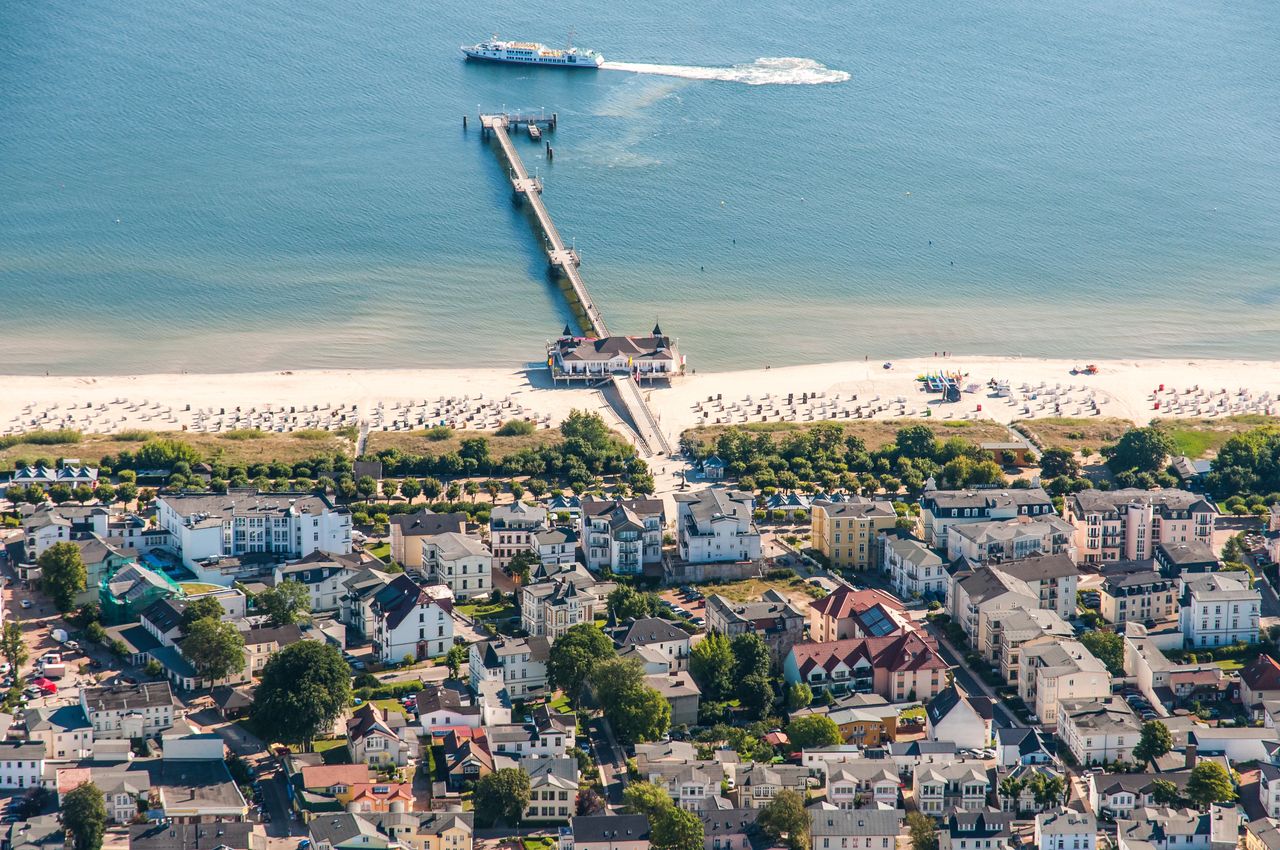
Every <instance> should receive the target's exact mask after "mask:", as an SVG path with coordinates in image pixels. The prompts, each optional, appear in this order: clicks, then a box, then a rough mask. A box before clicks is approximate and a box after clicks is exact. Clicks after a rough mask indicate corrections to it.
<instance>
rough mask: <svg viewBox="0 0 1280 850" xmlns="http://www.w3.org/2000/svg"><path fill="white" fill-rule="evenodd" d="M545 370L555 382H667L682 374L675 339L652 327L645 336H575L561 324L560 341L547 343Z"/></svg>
mask: <svg viewBox="0 0 1280 850" xmlns="http://www.w3.org/2000/svg"><path fill="white" fill-rule="evenodd" d="M547 368H548V369H549V370H550V371H551V379H552V381H553V382H555V383H559V382H560V381H565V382H566V383H572V382H574V381H588V382H590V381H601V380H608V379H610V378H611V377H612V376H614V375H630V376H632V377H634V378H635V380H636V381H648V382H652V381H670V380H671V378H672V377H674V376H675V375H678V374H682V373H683V372H684V357H682V356H681V354H680V352H679V350H678V347H677V340H676V339H675V338H673V337H669V336H667V335H666V334H664V333H663V332H662V328H661V327H660V326H658V325H654V326H653V333H651V334H650V335H649V336H606V337H599V338H597V337H590V336H588V337H582V336H575V335H574V334H572V333H571V332H570V330H569V326H568V325H565V329H564V332H563V333H562V334H561V336H560V338H559V339H557V340H553V341H552V342H549V343H548V344H547Z"/></svg>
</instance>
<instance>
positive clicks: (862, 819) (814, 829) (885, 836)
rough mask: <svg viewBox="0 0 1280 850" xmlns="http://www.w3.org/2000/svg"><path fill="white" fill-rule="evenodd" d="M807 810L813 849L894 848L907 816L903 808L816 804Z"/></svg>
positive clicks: (879, 849)
mask: <svg viewBox="0 0 1280 850" xmlns="http://www.w3.org/2000/svg"><path fill="white" fill-rule="evenodd" d="M807 811H808V813H809V845H810V847H812V848H813V850H855V848H863V850H893V848H894V847H895V846H897V840H898V833H900V832H901V831H902V822H903V820H904V818H905V813H904V812H903V811H902V810H901V809H879V810H872V809H866V810H862V809H859V810H857V811H844V810H840V809H826V808H821V807H816V806H815V807H813V808H810V809H808V810H807Z"/></svg>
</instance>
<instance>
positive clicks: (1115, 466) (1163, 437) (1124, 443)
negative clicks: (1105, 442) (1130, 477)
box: [1103, 426, 1178, 472]
mask: <svg viewBox="0 0 1280 850" xmlns="http://www.w3.org/2000/svg"><path fill="white" fill-rule="evenodd" d="M1177 450H1178V447H1177V445H1176V444H1175V443H1174V442H1173V437H1171V436H1170V435H1169V432H1168V431H1166V430H1164V429H1163V428H1159V427H1156V426H1150V427H1147V428H1130V429H1129V430H1128V431H1125V432H1124V434H1122V435H1121V436H1120V439H1119V440H1118V441H1117V442H1116V444H1115V445H1114V446H1109V447H1107V448H1105V449H1103V453H1104V454H1105V455H1106V457H1107V465H1108V466H1110V467H1111V471H1112V472H1120V471H1122V470H1127V469H1133V470H1137V471H1138V472H1157V471H1159V470H1161V469H1163V468H1164V466H1165V462H1166V461H1167V460H1168V459H1169V456H1170V455H1171V454H1173V453H1174V452H1176V451H1177Z"/></svg>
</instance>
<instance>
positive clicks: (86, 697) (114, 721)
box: [80, 681, 173, 741]
mask: <svg viewBox="0 0 1280 850" xmlns="http://www.w3.org/2000/svg"><path fill="white" fill-rule="evenodd" d="M80 707H81V708H82V709H83V710H84V714H85V717H87V718H88V720H89V724H90V725H91V726H92V727H93V736H94V739H95V740H98V741H102V740H110V739H112V738H151V737H154V736H156V735H159V734H160V733H161V732H163V731H164V730H166V729H168V728H169V727H171V726H173V691H171V690H170V689H169V683H168V682H165V681H161V682H141V683H139V684H137V685H110V686H106V687H101V688H81V689H80Z"/></svg>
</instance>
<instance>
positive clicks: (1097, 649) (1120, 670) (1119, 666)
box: [1080, 631, 1124, 676]
mask: <svg viewBox="0 0 1280 850" xmlns="http://www.w3.org/2000/svg"><path fill="white" fill-rule="evenodd" d="M1080 643H1082V644H1084V647H1085V649H1087V650H1089V651H1090V652H1092V653H1093V654H1094V657H1096V658H1097V659H1098V660H1099V661H1101V662H1102V663H1103V664H1105V665H1107V670H1109V671H1111V675H1112V676H1123V675H1124V638H1122V637H1121V636H1120V635H1118V634H1116V633H1115V632H1106V631H1091V632H1085V633H1084V634H1083V635H1081V636H1080Z"/></svg>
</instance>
